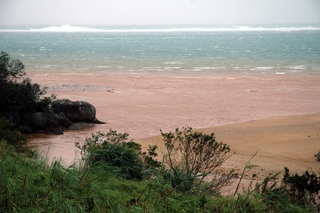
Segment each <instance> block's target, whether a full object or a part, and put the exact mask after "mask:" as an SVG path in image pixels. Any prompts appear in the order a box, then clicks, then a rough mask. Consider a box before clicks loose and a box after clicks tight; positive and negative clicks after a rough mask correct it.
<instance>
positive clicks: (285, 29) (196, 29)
mask: <svg viewBox="0 0 320 213" xmlns="http://www.w3.org/2000/svg"><path fill="white" fill-rule="evenodd" d="M262 31H277V32H295V31H320V27H313V26H308V27H251V26H231V27H170V28H128V29H108V28H106V27H105V28H104V29H98V28H91V27H81V26H71V25H61V26H51V27H44V28H31V29H0V32H106V33H143V32H146V33H148V32H149V33H152V32H154V33H161V32H163V33H170V32H262Z"/></svg>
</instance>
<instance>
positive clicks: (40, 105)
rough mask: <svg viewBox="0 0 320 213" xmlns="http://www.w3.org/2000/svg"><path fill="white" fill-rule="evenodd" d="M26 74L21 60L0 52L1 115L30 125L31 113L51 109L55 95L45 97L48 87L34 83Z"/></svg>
mask: <svg viewBox="0 0 320 213" xmlns="http://www.w3.org/2000/svg"><path fill="white" fill-rule="evenodd" d="M25 76H26V73H25V72H24V65H23V64H22V62H21V61H19V60H16V59H11V58H10V56H9V54H7V53H5V52H0V91H1V93H0V100H1V102H0V117H1V116H4V117H6V118H7V119H9V120H10V121H11V122H13V123H15V124H20V125H26V126H28V123H29V119H30V114H31V113H34V112H36V111H47V110H49V105H50V103H51V101H52V99H54V96H53V95H52V96H51V97H43V96H44V95H45V94H46V88H41V87H40V85H38V84H32V83H31V80H30V79H29V78H26V77H25Z"/></svg>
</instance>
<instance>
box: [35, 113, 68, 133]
mask: <svg viewBox="0 0 320 213" xmlns="http://www.w3.org/2000/svg"><path fill="white" fill-rule="evenodd" d="M59 123H60V122H59V116H57V115H56V114H53V113H48V112H36V113H34V114H32V115H31V119H30V125H31V128H32V129H33V130H34V131H35V132H37V133H48V134H63V128H61V126H60V124H59Z"/></svg>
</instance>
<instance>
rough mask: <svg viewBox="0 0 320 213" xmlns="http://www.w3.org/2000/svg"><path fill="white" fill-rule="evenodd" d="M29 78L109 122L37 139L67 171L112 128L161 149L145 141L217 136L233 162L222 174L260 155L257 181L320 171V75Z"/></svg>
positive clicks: (38, 75)
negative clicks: (183, 130) (180, 131)
mask: <svg viewBox="0 0 320 213" xmlns="http://www.w3.org/2000/svg"><path fill="white" fill-rule="evenodd" d="M28 76H29V77H30V78H31V79H32V82H33V83H39V84H40V85H43V86H47V87H48V93H49V94H51V93H53V94H56V95H57V98H59V99H62V98H68V99H71V100H83V101H87V102H89V103H92V104H93V105H94V106H95V107H96V109H97V118H98V119H99V120H101V121H105V122H107V124H105V125H96V126H95V127H93V128H91V129H87V130H84V131H68V132H65V134H64V135H58V136H47V135H33V136H32V139H31V141H30V146H36V145H39V150H40V151H42V152H43V153H44V155H46V154H45V153H46V152H47V151H46V150H47V149H48V148H49V152H48V154H47V156H48V157H49V158H50V159H52V158H53V157H56V158H60V157H61V158H62V162H63V163H64V164H65V165H69V164H71V163H72V161H73V160H74V159H78V158H79V151H78V150H77V149H76V148H75V147H74V142H82V141H83V140H84V139H85V138H86V137H89V136H90V135H91V133H93V132H97V131H105V132H106V131H108V130H109V129H110V128H112V129H115V130H118V131H120V132H127V133H129V134H130V137H131V138H133V139H135V140H137V141H139V142H141V143H142V144H143V145H144V146H145V145H147V144H146V143H149V142H150V143H160V144H159V145H160V147H161V144H162V143H161V140H160V142H159V141H158V142H157V140H155V139H144V138H148V137H152V136H156V135H159V130H160V129H162V130H163V131H171V130H172V131H173V130H174V129H175V128H176V127H184V126H190V127H193V128H194V129H200V128H201V129H204V131H214V132H215V133H216V137H217V139H218V140H220V141H223V142H225V143H227V144H229V145H230V146H231V149H232V154H233V155H232V157H231V158H230V159H229V160H228V162H227V163H226V165H225V167H235V168H237V169H238V170H241V169H242V168H243V166H244V164H245V163H246V162H247V161H248V160H249V159H250V158H251V156H252V155H253V154H254V153H255V152H256V151H257V150H259V152H258V154H257V156H256V157H255V158H254V159H253V161H252V162H251V163H252V164H254V165H256V167H254V169H253V170H252V174H253V173H258V174H257V175H258V176H259V175H261V176H262V175H266V174H268V173H270V172H274V171H278V170H281V169H283V167H284V166H288V167H289V168H292V170H294V171H302V170H304V171H305V170H306V169H312V170H317V169H318V167H319V166H318V165H320V163H318V162H317V161H316V160H315V158H314V156H313V155H314V153H316V152H317V151H319V150H320V138H319V134H320V128H319V123H320V118H319V114H315V113H319V112H320V108H319V106H320V86H319V85H320V76H319V75H302V74H293V75H271V74H257V75H209V76H199V75H198V76H192V75H189V76H181V75H169V76H165V75H142V74H141V75H139V74H131V75H130V74H104V73H91V74H86V73H40V72H34V73H32V72H31V73H28ZM306 114H309V115H306ZM310 114H312V115H310ZM296 115H298V116H297V117H296ZM279 116H282V117H279ZM283 116H285V117H283ZM261 119H262V120H261ZM248 121H249V122H248ZM147 141H148V142H147ZM307 145H308V146H307Z"/></svg>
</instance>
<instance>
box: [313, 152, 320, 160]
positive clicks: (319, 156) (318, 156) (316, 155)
mask: <svg viewBox="0 0 320 213" xmlns="http://www.w3.org/2000/svg"><path fill="white" fill-rule="evenodd" d="M314 156H315V157H316V158H317V159H318V161H320V151H319V152H318V153H317V154H315V155H314Z"/></svg>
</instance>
